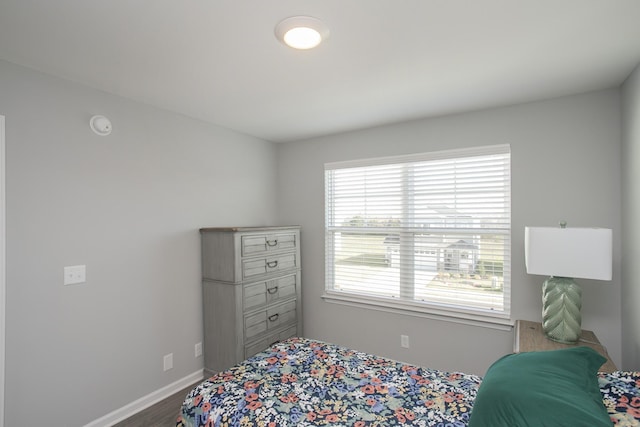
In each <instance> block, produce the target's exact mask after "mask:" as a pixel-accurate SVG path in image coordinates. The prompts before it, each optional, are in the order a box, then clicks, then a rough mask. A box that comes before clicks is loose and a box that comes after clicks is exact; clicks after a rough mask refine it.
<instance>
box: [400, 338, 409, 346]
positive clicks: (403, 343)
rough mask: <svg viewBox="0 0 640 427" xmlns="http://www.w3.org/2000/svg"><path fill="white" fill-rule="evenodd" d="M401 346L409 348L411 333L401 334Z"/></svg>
mask: <svg viewBox="0 0 640 427" xmlns="http://www.w3.org/2000/svg"><path fill="white" fill-rule="evenodd" d="M400 346H401V347H403V348H409V335H400Z"/></svg>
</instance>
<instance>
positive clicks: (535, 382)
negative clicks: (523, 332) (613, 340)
mask: <svg viewBox="0 0 640 427" xmlns="http://www.w3.org/2000/svg"><path fill="white" fill-rule="evenodd" d="M605 361H606V359H605V358H604V357H603V356H601V355H600V354H598V352H596V351H595V350H593V349H591V348H589V347H571V348H567V349H563V350H553V351H534V352H528V353H517V354H510V355H508V356H504V357H502V358H501V359H498V360H497V361H496V362H495V363H494V364H493V365H491V367H490V368H489V370H488V371H487V373H486V375H485V377H484V379H483V380H482V384H481V385H480V389H479V390H478V394H477V396H476V400H475V402H474V404H473V409H472V410H471V419H470V421H469V427H525V426H530V427H533V426H544V427H551V426H567V427H580V426H584V427H597V426H607V427H611V426H612V424H613V423H612V422H611V419H610V418H609V415H608V413H607V410H606V409H605V407H604V404H603V403H602V394H601V393H600V389H599V388H598V378H597V375H596V374H597V372H598V369H599V368H600V366H602V364H603V363H604V362H605Z"/></svg>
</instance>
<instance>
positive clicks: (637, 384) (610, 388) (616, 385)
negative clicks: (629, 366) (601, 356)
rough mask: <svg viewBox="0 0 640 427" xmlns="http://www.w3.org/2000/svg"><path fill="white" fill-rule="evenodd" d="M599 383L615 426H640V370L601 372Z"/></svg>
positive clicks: (605, 404)
mask: <svg viewBox="0 0 640 427" xmlns="http://www.w3.org/2000/svg"><path fill="white" fill-rule="evenodd" d="M598 385H599V386H600V392H601V393H602V400H603V402H604V406H605V408H607V411H608V412H609V416H610V417H611V421H613V424H614V425H615V426H620V427H627V426H640V372H624V371H616V372H612V373H610V374H605V373H603V372H600V373H598Z"/></svg>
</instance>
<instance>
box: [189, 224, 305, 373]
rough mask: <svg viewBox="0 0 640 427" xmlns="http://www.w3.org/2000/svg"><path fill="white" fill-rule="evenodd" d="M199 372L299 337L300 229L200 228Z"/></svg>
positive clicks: (225, 365) (222, 367) (216, 369)
mask: <svg viewBox="0 0 640 427" xmlns="http://www.w3.org/2000/svg"><path fill="white" fill-rule="evenodd" d="M200 236H201V241H202V276H203V280H202V287H203V302H204V306H203V313H204V367H205V370H207V371H210V372H219V371H223V370H226V369H228V368H230V367H231V366H233V365H235V364H237V363H239V362H241V361H243V360H244V359H246V358H248V357H251V356H253V355H254V354H256V353H258V352H260V351H262V350H264V349H266V348H267V347H268V346H269V345H271V344H272V343H274V342H276V341H279V340H282V339H285V338H289V337H292V336H298V335H302V312H301V301H302V299H301V290H302V288H301V280H300V278H301V274H300V271H301V270H300V227H297V226H295V227H294V226H291V227H233V228H202V229H200Z"/></svg>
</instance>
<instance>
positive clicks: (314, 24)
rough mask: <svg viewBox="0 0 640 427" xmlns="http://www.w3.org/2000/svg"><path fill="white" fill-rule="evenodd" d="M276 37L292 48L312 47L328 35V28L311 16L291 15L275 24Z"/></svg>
mask: <svg viewBox="0 0 640 427" xmlns="http://www.w3.org/2000/svg"><path fill="white" fill-rule="evenodd" d="M275 32H276V37H277V38H278V40H280V41H281V42H282V43H284V44H285V45H287V46H289V47H292V48H294V49H302V50H304V49H312V48H314V47H316V46H318V45H319V44H320V43H321V42H322V40H326V38H327V37H329V28H327V26H326V25H324V23H323V22H322V21H320V20H319V19H317V18H313V17H311V16H292V17H290V18H287V19H284V20H282V21H281V22H280V23H279V24H278V25H276V31H275Z"/></svg>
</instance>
